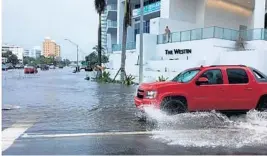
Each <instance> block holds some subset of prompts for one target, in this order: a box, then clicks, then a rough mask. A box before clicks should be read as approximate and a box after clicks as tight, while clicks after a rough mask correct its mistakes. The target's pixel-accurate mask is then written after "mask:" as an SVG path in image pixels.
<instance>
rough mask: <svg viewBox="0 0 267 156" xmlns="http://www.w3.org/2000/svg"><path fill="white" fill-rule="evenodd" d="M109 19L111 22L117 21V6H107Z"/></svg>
mask: <svg viewBox="0 0 267 156" xmlns="http://www.w3.org/2000/svg"><path fill="white" fill-rule="evenodd" d="M107 19H111V20H115V19H117V5H116V4H109V5H107Z"/></svg>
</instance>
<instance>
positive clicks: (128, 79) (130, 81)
mask: <svg viewBox="0 0 267 156" xmlns="http://www.w3.org/2000/svg"><path fill="white" fill-rule="evenodd" d="M134 79H135V77H134V76H133V75H131V74H130V75H126V76H125V81H124V84H125V85H127V86H129V85H132V84H134V81H133V80H134Z"/></svg>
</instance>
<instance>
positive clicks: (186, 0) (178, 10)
mask: <svg viewBox="0 0 267 156" xmlns="http://www.w3.org/2000/svg"><path fill="white" fill-rule="evenodd" d="M196 4H197V1H196V0H170V7H169V9H170V16H169V18H170V19H172V20H176V21H184V22H189V23H195V21H196Z"/></svg>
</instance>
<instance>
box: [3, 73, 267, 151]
mask: <svg viewBox="0 0 267 156" xmlns="http://www.w3.org/2000/svg"><path fill="white" fill-rule="evenodd" d="M85 75H86V73H85V72H80V73H76V74H74V73H72V69H71V68H64V69H55V70H49V71H40V72H39V73H38V74H36V75H24V74H23V71H22V70H14V71H7V72H3V76H2V91H3V101H2V103H3V106H2V107H3V109H5V110H3V111H2V118H3V119H2V124H3V126H2V131H8V130H9V129H12V128H13V129H16V128H17V127H19V128H21V127H22V128H24V131H23V132H21V133H22V134H18V138H16V140H15V141H14V142H7V144H6V146H4V147H5V149H4V150H3V149H2V151H3V154H24V155H28V154H37V155H39V154H42V155H45V154H54V155H55V154H267V112H256V111H251V112H249V113H248V114H247V115H243V116H238V117H231V118H227V117H226V116H224V115H221V114H219V113H216V112H209V113H186V114H179V115H176V116H167V115H165V114H164V113H162V112H160V111H158V110H153V109H152V108H147V109H146V112H147V114H148V115H149V116H150V117H151V119H153V120H154V121H155V124H148V123H145V122H141V121H138V120H137V117H136V108H135V105H134V102H133V95H134V92H135V88H136V86H131V87H126V86H121V85H117V84H116V85H114V84H97V83H95V82H90V81H86V80H84V78H85ZM9 109H10V110H9ZM3 142H4V144H5V141H3Z"/></svg>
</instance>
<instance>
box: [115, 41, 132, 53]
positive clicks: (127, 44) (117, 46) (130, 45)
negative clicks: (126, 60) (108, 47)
mask: <svg viewBox="0 0 267 156" xmlns="http://www.w3.org/2000/svg"><path fill="white" fill-rule="evenodd" d="M121 48H122V45H121V44H113V45H112V51H121ZM132 49H135V42H128V43H126V50H132Z"/></svg>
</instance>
